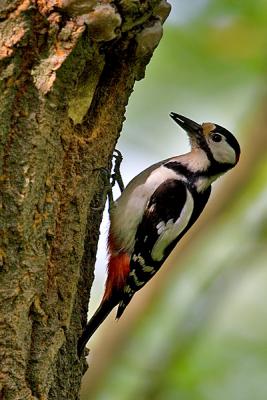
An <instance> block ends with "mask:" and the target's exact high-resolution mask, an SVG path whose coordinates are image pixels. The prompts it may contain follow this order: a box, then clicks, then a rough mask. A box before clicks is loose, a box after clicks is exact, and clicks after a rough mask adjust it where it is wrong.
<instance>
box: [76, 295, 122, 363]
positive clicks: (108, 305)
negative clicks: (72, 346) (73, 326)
mask: <svg viewBox="0 0 267 400" xmlns="http://www.w3.org/2000/svg"><path fill="white" fill-rule="evenodd" d="M117 304H118V300H116V299H115V298H114V300H113V299H112V298H109V299H107V300H105V299H103V301H102V302H101V304H100V306H99V307H98V309H97V310H96V312H95V313H94V315H93V316H92V318H91V319H90V321H89V322H88V323H87V325H86V327H85V329H84V331H83V333H82V335H81V336H80V338H79V340H78V345H77V353H78V356H79V357H81V355H82V353H83V350H84V348H85V346H86V343H87V342H88V340H89V339H90V337H91V336H92V335H93V334H94V333H95V331H96V330H97V328H98V327H99V326H100V325H101V324H102V322H103V321H104V320H105V319H106V317H107V316H108V315H109V313H110V312H111V311H112V309H113V308H114V307H115V306H116V305H117Z"/></svg>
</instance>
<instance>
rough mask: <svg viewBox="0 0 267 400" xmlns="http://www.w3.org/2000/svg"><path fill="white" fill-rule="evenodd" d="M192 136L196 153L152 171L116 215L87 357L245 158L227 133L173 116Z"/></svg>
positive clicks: (139, 179)
mask: <svg viewBox="0 0 267 400" xmlns="http://www.w3.org/2000/svg"><path fill="white" fill-rule="evenodd" d="M170 116H171V118H173V120H174V121H175V122H176V123H177V124H178V125H180V127H182V128H183V129H184V130H185V131H186V132H187V134H188V136H189V140H190V145H191V151H190V152H189V153H187V154H183V155H180V156H174V157H171V158H168V159H166V160H163V161H160V162H158V163H157V164H154V165H152V166H151V167H149V168H147V169H146V170H144V171H143V172H141V173H140V174H139V175H137V176H136V177H135V178H134V179H133V180H132V181H131V182H130V183H129V185H128V186H127V187H126V189H125V190H124V191H123V192H122V194H121V196H120V197H119V199H118V200H117V201H116V203H115V206H114V207H113V209H112V212H111V215H110V230H109V237H108V250H109V261H108V276H107V281H106V288H105V292H104V296H103V299H102V302H101V304H100V306H99V307H98V309H97V311H96V312H95V314H94V315H93V317H92V318H91V319H90V321H89V322H88V324H87V326H86V327H85V330H84V331H83V333H82V336H81V337H80V339H79V341H78V353H79V355H81V354H82V351H83V349H84V347H85V345H86V343H87V341H88V340H89V338H90V337H91V336H92V334H93V333H94V332H95V330H96V329H97V328H98V327H99V325H100V324H101V323H102V322H103V321H104V319H105V318H106V317H107V315H108V314H109V313H110V312H111V310H112V309H113V308H114V307H115V306H117V305H118V309H117V315H116V318H120V317H121V315H122V314H123V312H124V310H125V308H126V307H127V305H128V304H129V302H130V301H131V299H132V297H133V296H134V294H135V292H137V291H138V290H140V289H141V288H142V287H143V286H144V285H145V284H146V283H147V282H148V281H149V280H150V279H151V278H152V277H153V276H154V275H155V273H156V272H157V271H158V270H159V268H160V267H161V266H162V264H163V263H164V261H165V260H166V258H167V257H168V255H169V254H170V253H171V251H172V250H173V249H174V247H175V246H176V244H177V243H178V242H179V240H180V239H181V238H182V237H183V236H184V234H185V233H186V232H187V231H188V230H189V228H190V227H191V226H192V225H193V224H194V222H195V221H196V220H197V218H198V217H199V215H200V214H201V212H202V211H203V209H204V207H205V205H206V203H207V201H208V199H209V196H210V193H211V183H212V182H213V181H215V179H217V178H218V177H219V176H220V175H222V174H224V173H225V172H226V171H228V170H229V169H231V168H233V167H234V166H235V165H236V164H237V162H238V160H239V156H240V147H239V144H238V141H237V140H236V139H235V137H234V136H233V135H232V134H231V133H230V132H229V131H227V130H226V129H225V128H223V127H221V126H219V125H216V124H213V123H210V122H207V123H203V124H202V125H199V124H198V123H196V122H194V121H192V120H190V119H188V118H186V117H183V116H182V115H179V114H176V113H171V114H170Z"/></svg>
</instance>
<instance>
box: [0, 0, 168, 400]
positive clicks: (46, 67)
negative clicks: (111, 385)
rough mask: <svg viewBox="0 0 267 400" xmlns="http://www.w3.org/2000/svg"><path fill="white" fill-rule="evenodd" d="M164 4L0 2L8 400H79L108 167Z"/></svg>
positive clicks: (1, 297) (129, 0) (3, 347)
mask: <svg viewBox="0 0 267 400" xmlns="http://www.w3.org/2000/svg"><path fill="white" fill-rule="evenodd" d="M168 12H169V5H168V4H167V3H166V2H165V1H159V0H139V1H138V0H116V1H112V2H111V1H109V0H106V1H105V0H103V1H98V2H97V1H96V0H91V1H90V0H35V1H34V0H2V1H1V2H0V77H1V93H0V126H1V142H0V160H1V161H0V184H1V201H0V204H1V208H0V210H1V211H0V212H1V217H0V228H1V248H0V266H1V270H0V274H1V275H0V276H1V277H0V280H1V289H0V290H1V292H0V303H1V310H0V313H1V314H0V315H1V325H0V351H1V353H0V354H1V360H0V365H1V367H0V368H1V375H0V376H1V386H0V398H1V399H23V400H26V399H42V400H44V399H68V400H70V399H77V398H78V393H79V387H80V381H81V377H82V375H83V373H84V371H85V368H86V366H85V361H84V360H81V361H80V360H78V359H77V356H76V343H77V337H78V336H79V334H80V333H81V330H82V326H84V324H85V323H86V313H87V304H88V299H89V292H90V287H91V284H92V280H93V269H94V263H95V254H96V246H97V241H98V235H99V225H100V221H101V217H102V211H103V204H104V203H103V201H102V198H101V197H102V196H101V194H102V192H103V185H104V182H103V180H102V179H101V168H102V167H108V168H109V167H110V160H111V156H112V153H113V150H114V147H115V144H116V141H117V139H118V136H119V132H120V130H121V127H122V122H123V119H124V112H125V107H126V104H127V101H128V98H129V95H130V93H131V91H132V88H133V85H134V82H135V80H137V79H140V78H142V77H143V75H144V70H145V66H146V64H147V63H148V62H149V60H150V57H151V56H152V53H153V51H154V49H155V47H156V46H157V44H158V42H159V40H160V38H161V35H162V23H163V22H164V20H165V18H166V16H167V15H168Z"/></svg>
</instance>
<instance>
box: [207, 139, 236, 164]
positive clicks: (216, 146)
mask: <svg viewBox="0 0 267 400" xmlns="http://www.w3.org/2000/svg"><path fill="white" fill-rule="evenodd" d="M209 147H210V150H211V152H212V155H213V157H214V159H215V160H216V161H218V162H219V163H227V164H233V165H234V164H235V163H236V154H235V151H234V149H233V148H232V146H230V145H229V144H228V143H227V141H226V139H225V138H223V140H222V141H221V142H218V143H216V142H213V141H212V140H211V139H210V140H209Z"/></svg>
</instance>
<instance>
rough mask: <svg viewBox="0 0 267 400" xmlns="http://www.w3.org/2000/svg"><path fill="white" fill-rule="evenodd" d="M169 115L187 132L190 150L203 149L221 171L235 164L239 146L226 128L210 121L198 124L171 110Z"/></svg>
mask: <svg viewBox="0 0 267 400" xmlns="http://www.w3.org/2000/svg"><path fill="white" fill-rule="evenodd" d="M170 116H171V118H172V119H173V120H174V121H175V122H176V123H177V124H178V125H180V126H181V127H182V128H183V129H184V130H185V131H186V132H187V134H188V136H189V140H190V144H191V147H192V150H194V149H201V150H203V151H204V152H205V153H206V155H207V157H208V159H209V161H210V163H211V165H215V164H217V166H218V167H219V166H220V167H221V170H222V171H226V170H228V169H230V168H232V167H234V166H235V165H236V164H237V162H238V160H239V157H240V146H239V143H238V141H237V140H236V138H235V137H234V135H233V134H232V133H231V132H229V131H228V130H227V129H225V128H223V127H222V126H219V125H216V124H213V123H211V122H204V123H203V124H201V125H200V124H198V123H196V122H194V121H192V120H191V119H188V118H186V117H183V116H182V115H179V114H176V113H173V112H172V113H171V114H170ZM218 169H220V168H218Z"/></svg>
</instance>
